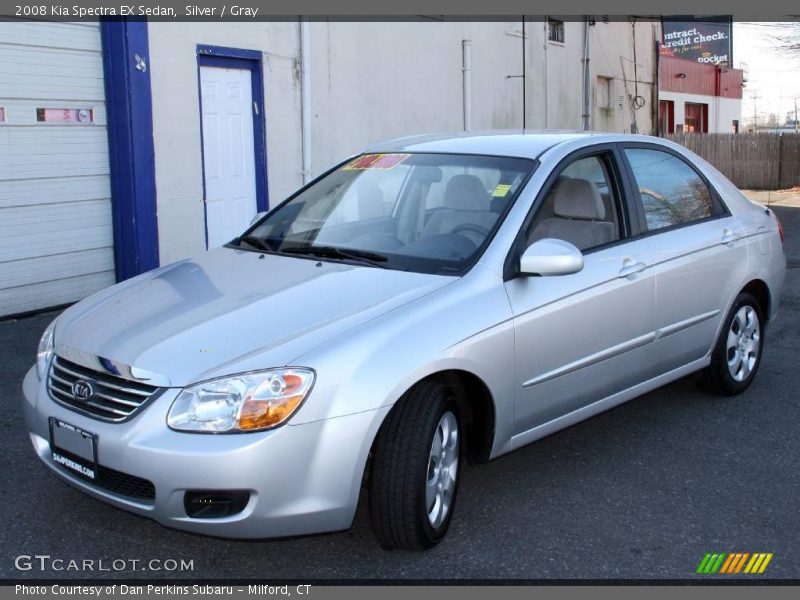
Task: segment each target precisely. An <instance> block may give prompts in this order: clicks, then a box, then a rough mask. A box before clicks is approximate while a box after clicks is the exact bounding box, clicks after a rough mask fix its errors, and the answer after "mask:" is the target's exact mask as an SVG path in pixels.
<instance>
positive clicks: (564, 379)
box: [506, 146, 655, 446]
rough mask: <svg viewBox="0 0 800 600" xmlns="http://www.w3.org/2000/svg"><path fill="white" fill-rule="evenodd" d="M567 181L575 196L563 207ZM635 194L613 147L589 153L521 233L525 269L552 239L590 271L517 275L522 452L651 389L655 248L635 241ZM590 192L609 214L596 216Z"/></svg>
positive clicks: (569, 164)
mask: <svg viewBox="0 0 800 600" xmlns="http://www.w3.org/2000/svg"><path fill="white" fill-rule="evenodd" d="M576 180H578V181H579V183H577V184H576V183H575V181H576ZM570 181H571V182H572V183H569V182H570ZM565 182H566V185H567V186H568V187H569V188H570V189H572V190H573V191H571V192H570V193H569V194H568V195H567V196H566V197H565V198H564V199H563V201H562V200H560V199H559V197H558V196H559V194H560V192H559V191H558V190H559V186H561V185H564V184H565ZM587 182H588V184H587ZM565 189H567V188H565ZM625 189H626V185H625V182H624V179H623V178H622V177H621V175H620V169H619V168H618V163H617V158H616V153H615V151H614V148H613V147H608V146H603V147H596V148H593V149H590V150H585V151H582V152H581V153H579V154H576V155H573V156H571V157H570V158H568V159H566V160H565V161H564V163H562V166H561V167H559V168H558V169H556V171H555V172H554V173H553V175H552V176H551V178H550V180H549V181H548V183H547V184H546V185H545V187H544V188H543V193H542V194H541V195H540V197H539V198H538V199H537V200H536V203H535V204H534V208H533V212H532V215H531V216H530V217H529V219H528V223H527V224H526V225H525V226H524V227H523V229H522V231H521V232H520V238H519V239H518V241H517V244H516V247H515V251H514V253H513V254H512V255H511V257H510V258H512V260H513V261H516V264H518V257H519V255H520V254H521V253H522V251H524V249H525V248H527V247H528V246H529V245H530V244H531V243H533V242H534V241H536V240H537V239H541V238H542V237H550V238H558V239H564V240H566V241H568V242H570V243H573V244H574V245H576V246H578V248H579V249H580V250H581V251H582V252H583V255H584V267H583V269H582V270H581V271H580V272H578V273H575V274H572V275H563V276H556V277H530V276H513V274H511V275H509V276H507V279H508V281H506V290H507V293H508V297H509V299H510V302H511V306H512V310H513V313H514V327H515V361H516V365H515V366H516V374H517V375H516V377H517V381H516V390H517V391H516V397H515V410H516V413H515V416H516V419H515V420H516V435H515V438H514V442H513V443H514V445H515V446H517V445H522V444H525V443H527V442H529V441H532V440H533V439H536V438H538V437H541V435H539V432H540V431H541V429H537V428H538V427H539V426H541V425H543V424H545V423H547V422H548V421H552V420H553V419H556V418H558V417H561V416H564V415H566V414H567V413H570V412H572V411H575V410H578V409H581V408H583V407H585V406H587V405H589V404H591V403H593V402H596V401H598V400H602V399H603V398H606V397H608V396H611V395H613V394H615V393H616V392H619V391H621V390H624V389H626V388H628V387H631V386H632V385H635V384H636V383H638V382H639V381H640V380H641V377H642V370H643V369H644V367H645V362H646V356H647V352H648V350H647V348H648V345H649V344H650V343H651V342H652V340H653V319H654V316H653V311H654V293H655V283H654V277H653V270H652V258H651V256H650V250H649V246H648V243H647V241H646V240H644V239H632V238H631V233H632V230H631V223H630V219H629V218H628V213H629V207H628V204H627V200H626V196H627V195H626V194H625V193H624V190H625ZM595 192H597V193H595ZM587 193H588V194H589V195H594V198H595V201H598V200H599V201H600V202H602V206H598V205H596V204H595V208H593V205H592V201H590V200H589V199H588V198H587V197H586V194H587Z"/></svg>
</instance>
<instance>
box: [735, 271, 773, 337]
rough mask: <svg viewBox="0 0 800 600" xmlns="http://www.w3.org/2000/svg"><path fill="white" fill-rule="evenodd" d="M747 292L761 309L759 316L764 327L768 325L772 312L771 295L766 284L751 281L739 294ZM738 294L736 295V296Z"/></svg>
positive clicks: (758, 280) (759, 281) (759, 280)
mask: <svg viewBox="0 0 800 600" xmlns="http://www.w3.org/2000/svg"><path fill="white" fill-rule="evenodd" d="M742 292H749V293H751V294H753V296H755V298H756V300H757V301H758V304H759V308H761V316H762V317H763V319H764V326H765V327H766V326H767V324H768V323H769V318H770V314H771V310H772V295H771V294H770V291H769V286H768V285H767V282H765V281H764V280H763V279H751V280H750V281H749V282H748V283H747V284H746V285H745V286H744V287H743V288H742V289H741V291H740V292H739V293H742ZM738 295H739V294H737V296H738Z"/></svg>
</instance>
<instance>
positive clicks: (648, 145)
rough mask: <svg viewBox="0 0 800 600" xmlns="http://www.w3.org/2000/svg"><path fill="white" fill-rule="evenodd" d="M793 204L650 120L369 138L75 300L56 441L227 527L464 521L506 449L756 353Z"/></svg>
mask: <svg viewBox="0 0 800 600" xmlns="http://www.w3.org/2000/svg"><path fill="white" fill-rule="evenodd" d="M785 264H786V260H785V254H784V249H783V237H782V232H781V227H780V224H779V223H778V220H777V219H776V217H775V215H774V214H773V213H772V212H771V211H770V210H769V209H765V208H764V207H762V206H759V205H756V204H753V203H751V202H750V201H748V200H747V199H746V198H745V197H744V196H742V194H741V193H740V192H739V191H738V190H737V189H736V188H735V187H734V186H733V185H732V184H731V183H730V182H729V181H728V180H726V179H725V178H724V177H723V176H722V175H721V174H720V173H719V172H717V171H716V170H715V169H714V168H713V167H711V166H710V165H708V164H707V163H705V162H704V161H703V160H701V159H699V158H698V157H696V156H695V155H693V154H691V153H690V152H688V151H687V150H685V149H684V148H682V147H680V146H677V145H675V144H672V143H669V142H666V141H663V140H660V139H656V138H650V137H645V136H625V135H596V134H591V135H590V134H525V135H522V134H508V133H506V134H497V133H491V134H484V135H461V136H449V137H417V138H408V139H404V140H399V141H395V142H387V143H385V144H381V145H379V146H377V147H375V148H373V149H371V150H369V151H368V152H366V153H364V154H361V155H359V156H356V157H352V158H350V159H348V160H347V161H345V162H344V163H342V164H341V165H339V166H338V167H336V168H334V169H332V170H331V171H329V172H327V173H325V174H324V175H322V176H321V177H319V178H318V179H317V180H316V181H314V182H313V183H311V184H310V185H308V186H306V187H305V188H303V189H301V190H300V191H299V192H298V193H296V194H295V195H294V196H292V197H291V198H289V199H288V200H287V201H285V202H283V203H282V204H280V205H279V206H277V207H275V208H274V209H273V210H272V211H270V212H269V213H268V214H266V215H264V216H262V217H260V218H258V219H257V220H255V222H254V224H253V225H252V226H251V227H250V228H249V229H248V230H247V231H245V232H244V233H243V234H242V235H241V236H240V237H238V238H236V239H234V240H232V241H231V242H230V243H228V244H227V245H226V246H225V247H222V248H217V249H214V250H211V251H209V252H207V253H205V254H202V255H200V256H197V257H195V258H193V259H188V260H183V261H179V262H177V263H174V264H171V265H168V266H166V267H162V268H159V269H156V270H154V271H152V272H149V273H146V274H144V275H140V276H138V277H136V278H134V279H131V280H128V281H126V282H124V283H120V284H119V285H116V286H114V287H111V288H109V289H107V290H105V291H103V292H100V293H98V294H96V295H94V296H92V297H91V298H88V299H86V300H84V301H82V302H79V303H78V304H76V305H74V306H72V307H71V308H69V309H67V310H66V311H64V313H62V314H61V315H60V316H59V317H58V318H57V319H56V320H55V321H54V322H53V323H52V324H51V325H50V327H48V329H47V330H46V332H45V333H44V336H43V337H42V340H41V344H40V347H39V353H38V358H37V363H36V366H35V368H32V369H31V370H30V372H29V373H28V374H27V376H26V378H25V382H24V391H25V397H26V403H25V414H26V419H27V426H28V428H29V430H30V437H31V441H32V442H33V446H34V449H35V451H36V453H37V454H38V455H39V458H41V460H42V461H43V462H44V463H45V464H46V465H47V466H48V467H50V468H51V469H52V470H53V472H55V473H56V474H57V475H58V476H60V477H61V478H62V479H65V480H66V481H68V482H70V483H71V484H73V485H74V486H75V487H77V488H79V489H81V490H83V491H85V492H86V493H88V494H90V495H92V496H94V497H96V498H100V499H102V500H105V501H107V502H109V503H111V504H113V505H115V506H118V507H120V508H124V509H127V510H130V511H132V512H135V513H138V514H141V515H145V516H148V517H151V518H153V519H155V520H157V521H158V522H159V523H162V524H164V525H167V526H170V527H175V528H178V529H185V530H188V531H193V532H199V533H204V534H210V535H218V536H225V537H242V538H260V537H274V536H289V535H298V534H306V533H316V532H323V531H334V530H341V529H346V528H348V527H350V525H351V523H352V521H353V518H354V515H355V512H356V506H357V504H358V500H359V495H360V493H361V490H362V487H363V488H364V493H365V494H367V495H368V500H369V511H370V518H371V521H372V525H373V529H374V530H375V534H376V535H377V537H378V539H379V540H380V542H381V544H382V545H383V546H384V547H390V548H391V547H400V548H412V549H415V548H416V549H419V548H427V547H430V546H432V545H433V544H435V543H437V542H438V541H439V540H440V539H441V538H442V536H443V535H444V534H445V532H446V531H447V528H448V525H449V523H450V520H451V518H452V516H453V510H454V505H455V500H456V493H457V489H458V482H459V473H460V470H461V466H462V465H463V464H464V461H465V460H466V459H471V460H473V461H475V462H480V461H482V460H487V459H492V458H495V457H497V456H500V455H502V454H505V453H507V452H509V451H511V450H514V449H515V448H519V447H520V446H523V445H525V444H528V443H530V442H533V441H534V440H537V439H539V438H541V437H543V436H545V435H548V434H550V433H552V432H554V431H557V430H559V429H562V428H564V427H567V426H569V425H571V424H573V423H576V422H577V421H580V420H582V419H586V418H588V417H590V416H592V415H595V414H597V413H599V412H601V411H603V410H606V409H608V408H611V407H613V406H616V405H618V404H620V403H622V402H624V401H626V400H629V399H631V398H634V397H635V396H638V395H640V394H642V393H644V392H647V391H648V390H652V389H654V388H656V387H658V386H661V385H664V384H665V383H668V382H670V381H672V380H674V379H677V378H679V377H683V376H685V375H688V374H689V373H692V372H695V371H699V372H700V377H699V379H700V381H701V383H702V384H703V385H704V386H705V387H706V388H707V389H709V390H711V391H715V392H718V393H723V394H737V393H739V392H741V391H743V390H744V389H745V388H747V386H748V385H749V384H750V383H751V382H752V380H753V378H754V376H755V374H756V372H757V370H758V366H759V362H760V360H761V356H762V350H763V344H764V332H765V329H766V327H767V325H768V324H769V323H770V322H771V320H772V319H773V318H774V317H775V314H776V310H777V307H778V299H779V295H780V292H781V287H782V284H783V278H784V271H785Z"/></svg>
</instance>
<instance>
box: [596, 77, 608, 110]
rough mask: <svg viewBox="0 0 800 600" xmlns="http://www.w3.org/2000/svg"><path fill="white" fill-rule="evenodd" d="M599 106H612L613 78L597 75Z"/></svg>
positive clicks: (597, 101)
mask: <svg viewBox="0 0 800 600" xmlns="http://www.w3.org/2000/svg"><path fill="white" fill-rule="evenodd" d="M595 96H596V104H597V108H611V78H610V77H603V76H601V75H598V76H597V83H596V84H595Z"/></svg>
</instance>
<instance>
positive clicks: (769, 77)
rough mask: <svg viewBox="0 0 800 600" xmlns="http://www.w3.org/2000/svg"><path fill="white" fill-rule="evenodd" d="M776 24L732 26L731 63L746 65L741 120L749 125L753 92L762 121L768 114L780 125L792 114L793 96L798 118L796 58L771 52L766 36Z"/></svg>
mask: <svg viewBox="0 0 800 600" xmlns="http://www.w3.org/2000/svg"><path fill="white" fill-rule="evenodd" d="M776 27H777V28H780V27H781V25H780V24H779V23H734V24H733V63H734V66H735V67H739V63H747V71H748V76H747V83H746V84H745V88H744V95H743V97H742V119H743V120H744V121H745V122H746V123H749V122H750V121H752V119H753V104H754V100H753V98H752V97H751V96H752V94H753V93H754V92H755V93H756V94H757V95H758V96H759V97H758V98H757V99H756V100H755V106H756V109H757V111H758V113H759V115H760V117H761V118H762V119H764V120H765V119H766V117H767V115H768V114H769V113H775V114H776V115H777V116H778V121H779V123H783V120H784V119H785V118H786V113H787V112H788V111H790V110H791V111H794V99H793V97H795V96H797V97H798V98H797V103H798V111H799V112H798V114H800V56H795V57H790V56H787V55H786V54H785V53H782V52H780V51H778V50H776V48H775V42H774V41H773V40H771V39H770V38H769V33H770V32H771V31H773V30H775V28H776Z"/></svg>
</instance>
